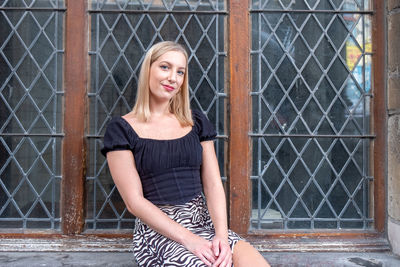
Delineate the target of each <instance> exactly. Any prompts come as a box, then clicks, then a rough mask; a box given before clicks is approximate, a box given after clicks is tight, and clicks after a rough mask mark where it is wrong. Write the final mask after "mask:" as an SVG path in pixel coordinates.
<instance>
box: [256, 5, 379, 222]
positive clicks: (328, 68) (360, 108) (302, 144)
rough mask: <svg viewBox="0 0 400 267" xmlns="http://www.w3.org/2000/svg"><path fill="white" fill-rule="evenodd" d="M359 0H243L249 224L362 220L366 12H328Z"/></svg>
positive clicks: (364, 198)
mask: <svg viewBox="0 0 400 267" xmlns="http://www.w3.org/2000/svg"><path fill="white" fill-rule="evenodd" d="M361 2H363V1H361ZM363 4H364V3H360V1H349V0H343V1H278V0H276V1H253V2H252V8H254V9H263V10H264V11H263V12H254V13H252V52H251V53H252V58H251V59H252V75H253V78H252V81H253V86H252V87H253V89H252V97H253V98H252V100H253V102H252V103H253V127H252V128H253V131H254V133H256V134H257V136H256V137H253V138H252V141H253V147H252V148H253V171H252V176H251V180H252V186H253V188H252V190H253V198H252V204H253V209H252V217H251V227H252V228H255V229H273V228H282V229H317V228H334V229H339V228H363V229H365V228H369V227H370V226H371V222H372V219H371V217H370V216H371V215H370V214H369V211H368V207H369V205H370V202H369V195H370V188H369V186H370V182H371V181H370V180H369V178H368V177H369V175H370V172H369V142H370V141H369V139H368V138H364V137H363V136H365V135H368V134H369V117H370V109H369V105H370V95H369V91H370V84H371V71H370V67H371V61H370V53H371V50H370V47H371V46H370V42H371V38H370V31H371V30H370V18H369V17H368V16H367V15H363V14H361V13H360V14H357V13H356V12H355V13H349V14H347V13H345V14H340V13H339V14H338V13H330V12H328V11H329V10H352V11H358V10H365V9H366V8H367V7H364V6H363ZM269 9H274V10H276V9H278V10H286V9H292V10H296V9H297V10H325V11H327V12H326V13H312V12H308V13H307V12H299V13H297V12H289V13H285V12H276V11H274V12H269V11H268V10H269ZM260 135H261V137H259V136H260Z"/></svg>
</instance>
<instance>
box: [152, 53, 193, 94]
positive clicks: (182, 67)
mask: <svg viewBox="0 0 400 267" xmlns="http://www.w3.org/2000/svg"><path fill="white" fill-rule="evenodd" d="M185 71H186V57H185V55H184V54H183V53H181V52H179V51H169V52H166V53H165V54H163V55H162V56H160V57H159V58H158V59H157V60H156V61H154V62H153V64H151V66H150V77H149V86H150V98H153V99H154V100H158V101H169V100H170V99H171V98H172V97H173V96H175V95H176V94H177V93H178V92H179V90H180V88H181V86H182V83H183V80H184V77H185Z"/></svg>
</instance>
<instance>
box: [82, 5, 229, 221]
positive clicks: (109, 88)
mask: <svg viewBox="0 0 400 267" xmlns="http://www.w3.org/2000/svg"><path fill="white" fill-rule="evenodd" d="M222 4H223V1H218V2H217V1H162V2H161V1H98V2H97V3H96V4H95V5H94V6H93V7H92V8H93V9H97V10H127V9H137V10H143V13H139V14H137V13H136V14H125V13H119V12H114V13H106V12H105V13H101V12H100V13H97V14H92V23H91V25H92V48H91V50H92V52H91V55H92V60H91V62H92V64H91V72H92V82H91V91H90V93H89V101H90V112H91V116H90V117H91V121H90V129H89V130H90V133H91V134H93V135H95V136H99V137H101V136H102V134H104V131H105V128H106V125H107V123H108V122H109V121H110V119H111V118H112V117H113V116H120V115H123V114H126V113H127V112H129V111H130V109H131V107H132V106H133V104H134V101H135V95H136V86H137V80H138V76H139V70H140V66H141V63H142V61H143V57H144V55H145V53H146V51H147V50H148V49H149V48H150V47H151V46H152V45H153V44H155V43H157V42H159V41H162V40H172V41H176V42H179V43H181V44H183V45H184V46H185V47H187V50H188V53H189V70H190V71H189V83H190V84H189V86H190V99H191V106H192V108H194V109H198V110H201V111H203V112H204V113H205V114H207V115H208V118H209V119H210V120H211V121H212V122H213V123H215V127H216V130H217V132H218V134H219V135H220V136H223V135H225V128H224V125H225V124H224V117H223V114H224V103H225V98H226V93H225V88H224V84H223V81H224V63H223V62H224V57H225V55H226V52H225V51H224V45H223V29H224V20H225V18H224V16H223V15H219V14H210V13H202V14H199V13H194V12H193V13H191V12H190V11H201V10H203V11H216V10H219V9H221V8H223V6H221V5H222ZM154 9H156V10H157V9H160V10H171V11H172V12H171V13H167V14H164V13H149V12H146V11H148V10H154ZM175 10H188V11H189V12H186V13H174V11H175ZM100 140H101V139H96V138H93V139H91V141H90V144H91V145H90V155H91V156H90V163H89V167H88V168H89V173H88V177H87V192H88V213H87V214H88V216H87V220H86V223H87V224H86V225H87V228H91V229H101V228H114V229H115V228H117V229H120V228H130V227H132V221H133V218H132V217H131V215H129V212H127V210H126V209H125V208H124V205H123V203H122V200H121V198H120V196H119V194H118V192H117V190H116V188H115V186H114V184H113V182H112V180H111V176H110V173H109V171H108V167H107V163H106V161H105V158H104V157H103V156H102V155H101V154H100V153H99V150H100V148H101V146H102V143H101V141H100ZM225 145H226V144H225V142H224V141H223V139H218V140H217V142H216V148H217V153H218V152H220V153H219V161H220V164H221V166H224V164H222V163H223V161H224V158H223V153H222V152H223V149H224V146H225ZM221 173H222V174H223V175H224V169H221Z"/></svg>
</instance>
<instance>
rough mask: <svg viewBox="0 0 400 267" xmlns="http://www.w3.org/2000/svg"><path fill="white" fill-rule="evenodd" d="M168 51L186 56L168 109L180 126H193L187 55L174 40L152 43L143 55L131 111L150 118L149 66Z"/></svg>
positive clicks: (138, 115)
mask: <svg viewBox="0 0 400 267" xmlns="http://www.w3.org/2000/svg"><path fill="white" fill-rule="evenodd" d="M169 51H178V52H181V53H182V54H183V55H184V56H185V58H186V71H185V74H184V78H183V83H182V86H181V88H180V89H179V91H178V93H177V94H176V95H175V96H174V97H173V98H172V99H171V101H170V105H169V110H170V112H171V113H172V114H174V115H175V116H176V118H177V119H178V121H179V123H180V124H181V125H182V126H189V125H190V126H193V119H192V113H191V111H190V102H189V82H188V59H189V58H188V55H187V52H186V50H185V48H184V47H183V46H182V45H180V44H178V43H175V42H171V41H164V42H159V43H157V44H155V45H153V46H152V47H151V48H150V49H149V51H147V53H146V56H145V57H144V60H143V63H142V67H141V68H140V75H139V81H138V87H137V94H136V102H135V106H134V107H133V110H132V111H133V113H134V114H135V115H136V116H137V118H138V119H139V120H142V121H148V120H149V119H150V105H149V98H150V85H149V78H150V67H151V65H152V64H153V62H154V61H156V60H157V59H158V58H159V57H160V56H162V55H164V54H165V53H167V52H169Z"/></svg>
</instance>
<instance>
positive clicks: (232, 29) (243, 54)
mask: <svg viewBox="0 0 400 267" xmlns="http://www.w3.org/2000/svg"><path fill="white" fill-rule="evenodd" d="M229 7H230V10H229V34H230V36H229V37H230V47H229V56H230V62H229V63H230V65H229V66H230V68H229V69H230V75H231V80H230V81H231V82H230V91H229V92H230V118H231V120H230V123H231V124H230V125H231V127H230V130H231V131H230V139H229V149H230V150H229V167H230V168H229V171H228V173H229V185H230V187H229V191H230V193H229V204H230V207H229V214H230V220H229V222H230V227H231V228H232V230H234V231H236V232H238V233H239V234H241V235H242V236H245V237H247V238H248V239H250V240H253V241H254V242H257V241H265V240H269V239H278V238H294V239H296V238H298V237H308V238H323V237H324V238H329V239H331V238H341V239H344V238H360V239H363V238H377V239H379V238H382V237H384V231H385V221H386V208H385V207H386V206H385V193H386V192H385V173H386V162H387V161H386V132H387V131H386V129H385V127H386V119H382V118H386V117H387V111H386V105H385V82H384V81H385V61H384V58H385V49H384V48H385V44H386V40H385V31H384V30H382V29H383V28H385V27H384V25H385V13H384V12H385V3H384V1H377V0H375V1H372V7H373V10H374V14H373V18H372V23H373V27H372V43H373V55H372V61H373V77H374V80H373V97H374V103H373V117H374V118H379V119H378V120H374V121H373V123H372V125H373V127H372V129H373V130H374V134H375V135H376V137H375V139H374V140H373V141H372V152H371V153H372V154H373V156H374V160H373V162H374V163H373V174H374V195H373V207H374V216H373V217H374V229H372V230H368V231H365V230H360V231H357V230H349V231H347V230H345V231H337V230H332V231H308V230H307V231H304V232H299V231H276V230H273V231H272V230H271V231H267V230H262V231H251V232H249V226H250V210H251V203H250V199H251V185H250V179H249V176H250V170H251V161H252V158H251V155H252V154H251V151H250V147H251V138H250V137H249V135H248V131H249V129H251V128H250V124H251V104H250V101H251V99H250V92H251V86H250V84H251V72H250V71H249V70H250V65H249V62H250V40H249V36H250V26H249V16H250V13H249V9H248V6H247V3H243V1H240V0H230V1H229ZM235 155H241V156H240V158H239V157H237V156H236V157H235Z"/></svg>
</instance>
